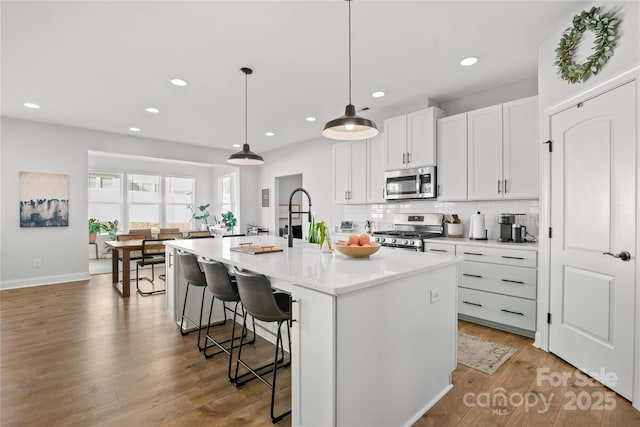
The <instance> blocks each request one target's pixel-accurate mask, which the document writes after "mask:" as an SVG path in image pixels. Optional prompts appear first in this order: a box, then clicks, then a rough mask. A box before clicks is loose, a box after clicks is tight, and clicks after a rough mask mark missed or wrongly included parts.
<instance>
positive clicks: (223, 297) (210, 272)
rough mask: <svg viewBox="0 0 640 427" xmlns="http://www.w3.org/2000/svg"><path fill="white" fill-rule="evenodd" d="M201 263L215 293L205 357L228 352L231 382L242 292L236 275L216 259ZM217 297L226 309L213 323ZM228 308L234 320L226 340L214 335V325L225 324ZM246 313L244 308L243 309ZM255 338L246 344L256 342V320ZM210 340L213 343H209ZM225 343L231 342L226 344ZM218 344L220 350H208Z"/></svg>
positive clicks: (208, 284) (210, 289)
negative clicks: (221, 316)
mask: <svg viewBox="0 0 640 427" xmlns="http://www.w3.org/2000/svg"><path fill="white" fill-rule="evenodd" d="M200 264H201V265H202V270H203V271H204V276H205V278H206V280H207V289H209V292H211V294H212V295H213V298H212V299H211V308H210V309H209V321H208V322H207V333H206V334H205V338H204V351H203V354H204V357H205V358H207V359H208V358H210V357H213V356H215V355H216V354H220V353H226V354H227V355H228V356H229V365H228V368H227V377H228V379H229V381H230V382H233V379H232V378H231V359H232V351H233V349H234V348H237V347H238V345H239V344H240V343H239V342H238V343H236V341H237V340H240V335H238V336H236V334H235V332H236V319H237V315H238V306H239V305H241V304H240V294H239V293H238V285H237V284H236V279H235V277H233V276H231V275H229V271H228V270H227V267H226V266H225V265H224V264H222V263H220V262H216V261H211V260H206V259H205V260H201V261H200ZM216 298H217V299H218V300H219V301H221V302H222V304H223V310H224V321H222V322H220V323H216V324H213V325H212V324H211V315H212V313H213V305H214V301H215V300H216ZM226 303H232V304H233V310H231V308H230V307H227V305H226ZM227 310H229V311H233V320H232V323H231V338H229V339H226V340H224V341H218V340H216V339H215V338H214V337H213V332H212V331H211V330H212V326H216V325H218V324H225V323H226V321H227ZM243 315H244V309H243ZM253 330H254V333H253V339H252V340H251V341H249V342H245V344H252V343H254V342H255V322H254V326H253ZM209 342H211V343H213V345H211V346H210V345H209ZM225 344H229V345H228V346H225ZM214 346H217V347H218V351H216V352H214V353H210V352H207V350H209V349H210V348H211V347H214Z"/></svg>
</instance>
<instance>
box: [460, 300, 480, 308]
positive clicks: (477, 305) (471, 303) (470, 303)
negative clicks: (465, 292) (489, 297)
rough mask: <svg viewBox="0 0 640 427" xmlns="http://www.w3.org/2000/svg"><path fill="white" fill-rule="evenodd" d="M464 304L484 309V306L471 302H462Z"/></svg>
mask: <svg viewBox="0 0 640 427" xmlns="http://www.w3.org/2000/svg"><path fill="white" fill-rule="evenodd" d="M462 302H463V303H465V304H469V305H475V306H476V307H482V304H478V303H477V302H469V301H462Z"/></svg>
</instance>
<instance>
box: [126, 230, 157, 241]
mask: <svg viewBox="0 0 640 427" xmlns="http://www.w3.org/2000/svg"><path fill="white" fill-rule="evenodd" d="M129 234H143V235H144V238H145V239H151V238H153V236H152V235H151V229H150V228H138V229H137V230H129Z"/></svg>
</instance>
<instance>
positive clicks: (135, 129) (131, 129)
mask: <svg viewBox="0 0 640 427" xmlns="http://www.w3.org/2000/svg"><path fill="white" fill-rule="evenodd" d="M129 130H130V131H131V132H140V128H129Z"/></svg>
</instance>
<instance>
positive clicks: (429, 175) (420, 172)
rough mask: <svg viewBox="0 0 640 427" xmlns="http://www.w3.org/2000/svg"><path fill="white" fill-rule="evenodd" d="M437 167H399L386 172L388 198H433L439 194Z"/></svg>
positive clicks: (386, 194) (386, 196)
mask: <svg viewBox="0 0 640 427" xmlns="http://www.w3.org/2000/svg"><path fill="white" fill-rule="evenodd" d="M437 188H438V187H437V186H436V167H435V166H426V167H423V168H412V169H398V170H393V171H387V172H386V173H385V198H386V199H387V200H402V199H431V198H434V197H436V196H437V194H436V189H437Z"/></svg>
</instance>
